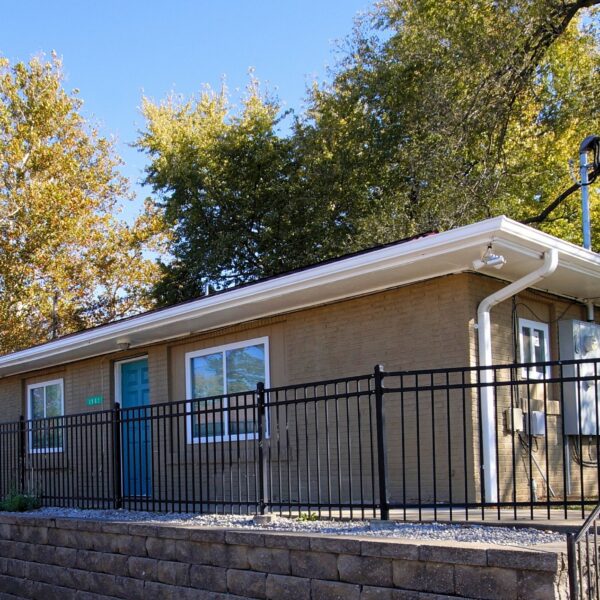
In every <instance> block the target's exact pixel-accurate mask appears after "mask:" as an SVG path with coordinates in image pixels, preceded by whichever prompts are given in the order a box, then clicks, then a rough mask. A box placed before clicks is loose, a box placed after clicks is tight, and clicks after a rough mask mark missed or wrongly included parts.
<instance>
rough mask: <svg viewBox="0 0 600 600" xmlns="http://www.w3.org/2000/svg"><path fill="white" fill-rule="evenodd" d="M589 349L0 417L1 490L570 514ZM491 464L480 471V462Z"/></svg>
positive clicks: (590, 383) (587, 409)
mask: <svg viewBox="0 0 600 600" xmlns="http://www.w3.org/2000/svg"><path fill="white" fill-rule="evenodd" d="M599 371H600V364H599V361H597V360H586V361H562V362H553V363H535V364H533V363H532V364H519V365H516V364H512V365H499V366H494V367H489V368H485V369H484V368H478V367H469V368H456V369H436V370H420V371H402V372H385V371H384V370H383V369H381V368H379V367H377V368H376V369H375V371H374V373H372V374H369V375H363V376H357V377H347V378H343V379H338V380H330V381H323V382H317V383H310V384H303V385H293V386H285V387H279V388H271V389H265V388H264V386H262V385H261V384H259V385H258V386H257V389H256V390H252V391H248V392H245V393H239V394H229V395H226V396H217V397H211V398H198V399H191V400H184V401H179V402H170V403H163V404H151V405H148V406H139V407H134V408H121V407H119V406H118V405H115V406H114V407H113V408H112V409H110V410H100V411H95V412H86V413H81V414H72V415H66V416H62V417H54V418H47V419H37V420H25V419H20V420H19V421H16V422H13V423H3V424H0V495H6V494H7V493H9V492H10V491H12V490H15V491H27V492H30V493H33V494H36V495H37V496H39V498H40V499H41V501H42V503H43V504H44V505H54V506H76V507H82V508H113V507H123V508H128V509H133V510H152V511H174V512H237V513H249V512H250V513H251V512H264V511H273V512H278V513H281V514H299V513H302V512H309V513H315V514H317V515H319V516H324V517H361V518H366V517H371V518H377V517H380V518H384V519H385V518H388V517H389V516H391V517H392V518H397V519H404V520H429V519H436V520H469V519H490V518H493V519H504V518H511V519H520V518H526V519H537V518H540V519H553V518H557V519H563V518H571V517H574V518H582V517H583V516H585V514H587V512H589V510H591V509H592V508H593V507H594V506H595V505H596V504H597V502H598V489H599V488H600V462H599V460H598V457H599V456H600V437H599V436H598V435H597V423H598V422H599V419H598V413H599V411H598V408H599V402H598V400H599V398H598V396H599V394H598V392H599V387H598V384H599ZM491 474H493V476H492V475H491Z"/></svg>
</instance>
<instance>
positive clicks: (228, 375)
mask: <svg viewBox="0 0 600 600" xmlns="http://www.w3.org/2000/svg"><path fill="white" fill-rule="evenodd" d="M268 351H269V345H268V338H266V337H265V338H258V339H254V340H247V341H245V342H241V343H237V344H228V345H226V346H219V347H217V348H210V349H207V350H200V351H198V352H188V353H187V354H186V355H185V360H186V394H187V397H188V398H190V399H197V398H207V400H204V401H195V402H191V403H190V410H191V413H192V415H191V416H190V417H188V442H190V443H191V442H207V441H217V442H219V441H229V440H243V439H251V438H253V437H255V436H256V433H257V423H256V422H255V418H256V411H255V410H254V409H253V408H252V404H253V403H254V397H253V396H249V395H246V394H240V396H233V397H232V396H228V397H225V398H221V397H220V396H224V395H227V394H238V393H240V392H246V391H249V390H255V389H256V384H257V383H258V382H259V381H262V382H264V384H265V386H267V387H268V385H269V355H268ZM246 406H250V408H246Z"/></svg>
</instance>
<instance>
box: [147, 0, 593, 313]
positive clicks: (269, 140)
mask: <svg viewBox="0 0 600 600" xmlns="http://www.w3.org/2000/svg"><path fill="white" fill-rule="evenodd" d="M598 3H600V0H572V1H563V0H551V1H547V0H543V1H542V0H495V1H493V2H492V1H490V0H474V1H473V2H456V1H455V0H436V1H433V0H384V1H382V2H380V3H378V4H377V5H376V6H375V8H374V9H373V11H372V13H371V14H370V15H368V16H367V17H366V18H365V19H363V20H362V21H359V22H358V23H357V26H356V28H355V31H354V32H353V34H352V36H351V37H350V38H349V39H348V40H347V46H346V48H345V49H344V50H343V55H342V60H341V61H340V62H339V64H338V66H337V67H336V68H335V70H334V71H333V72H332V74H331V81H330V83H328V84H326V85H322V86H314V87H313V89H312V90H311V91H310V96H309V104H308V109H307V111H306V113H305V114H303V115H301V116H300V117H299V118H296V119H295V121H294V125H293V127H292V131H291V133H290V134H289V135H287V136H282V135H281V134H280V133H279V132H278V131H277V126H278V123H279V119H280V118H281V117H282V115H281V114H280V111H279V107H278V106H277V104H276V103H275V102H273V101H272V100H270V99H269V98H268V97H266V96H264V95H262V94H261V93H260V90H259V88H258V85H257V84H256V82H255V81H253V82H252V84H251V86H250V89H249V93H248V95H247V97H246V99H245V101H244V104H243V107H242V110H241V111H240V112H239V114H236V113H235V112H234V111H232V107H231V106H230V104H229V102H228V99H227V96H226V95H225V94H214V93H210V92H207V93H205V94H203V95H202V96H201V97H200V98H199V99H198V100H196V101H194V100H192V101H187V102H186V101H183V100H177V99H173V98H171V99H169V100H168V101H167V102H165V103H162V104H160V105H156V104H153V103H151V102H148V101H145V103H144V114H145V116H146V119H147V129H146V131H145V132H143V133H142V136H141V138H140V140H139V147H140V148H141V149H142V150H144V151H146V152H147V153H148V154H149V155H150V157H151V160H152V162H151V165H150V167H149V169H148V179H147V181H148V182H149V183H150V184H152V186H153V188H154V191H155V192H156V193H157V194H158V195H159V197H160V207H159V210H162V211H164V217H165V220H166V223H167V225H168V227H169V228H171V229H172V233H173V238H172V239H173V243H172V246H171V251H172V255H173V262H172V263H169V264H163V265H162V267H161V268H162V270H163V279H162V282H161V283H160V284H159V286H158V287H157V288H156V289H155V293H156V295H157V297H158V300H159V302H161V303H167V304H168V303H171V302H173V301H176V300H183V299H186V298H191V297H194V296H197V295H200V294H202V293H203V290H204V286H205V284H206V283H212V284H215V285H217V286H224V285H229V284H231V283H240V282H244V281H251V280H253V279H256V278H258V277H262V276H267V275H272V274H275V273H279V272H281V271H285V270H288V269H292V268H294V267H298V266H302V265H305V264H309V263H311V262H315V261H317V260H320V259H326V258H329V257H332V256H335V255H340V254H343V253H345V252H349V251H353V250H358V249H361V248H364V247H367V246H370V245H373V244H375V243H381V242H387V241H390V240H394V239H399V238H402V237H405V236H409V235H413V234H415V233H419V232H422V231H426V230H431V229H439V230H441V229H448V228H451V227H456V226H458V225H462V224H466V223H469V222H473V221H476V220H479V219H481V218H486V217H489V216H493V215H498V214H507V215H509V216H511V217H513V218H516V219H527V218H532V217H535V216H536V215H538V214H540V213H541V212H542V211H543V208H544V207H545V206H546V205H547V204H549V203H550V202H551V201H552V200H553V199H554V198H555V197H556V196H558V194H559V193H560V192H561V191H563V190H564V189H565V188H567V187H569V186H570V185H571V184H572V178H571V174H570V173H569V167H568V161H569V159H570V158H574V159H576V158H577V148H578V146H579V143H580V141H581V140H582V139H583V137H585V135H587V134H588V133H590V132H593V131H598V130H600V85H598V73H599V72H600V52H599V45H598V41H599V38H598V32H597V29H596V27H597V13H596V9H595V8H591V7H594V5H596V4H598ZM590 8H591V10H587V9H590ZM584 9H586V11H584ZM596 211H597V212H598V211H600V209H596ZM579 219H580V218H579V210H578V201H577V199H576V198H575V197H572V198H570V199H569V200H567V201H565V202H563V203H562V204H561V205H560V206H559V207H558V208H557V209H556V210H554V211H553V212H552V213H551V214H550V215H549V216H547V217H546V218H544V219H543V222H542V224H541V227H542V228H544V229H545V230H547V231H549V232H551V233H554V234H556V235H560V236H562V237H565V238H567V239H570V240H573V241H579V238H580V234H579ZM594 237H595V238H599V239H598V241H600V231H598V232H595V236H594Z"/></svg>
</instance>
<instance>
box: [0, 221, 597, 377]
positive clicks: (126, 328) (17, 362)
mask: <svg viewBox="0 0 600 600" xmlns="http://www.w3.org/2000/svg"><path fill="white" fill-rule="evenodd" d="M505 236H507V237H509V238H511V237H514V238H516V239H515V240H514V245H515V249H517V248H518V250H519V251H520V252H521V253H524V254H528V253H529V252H532V253H533V254H534V255H537V256H541V253H542V252H543V251H544V249H545V248H548V247H555V248H557V250H559V252H560V254H561V255H563V256H564V257H565V258H566V257H569V258H571V259H572V260H573V262H575V263H578V264H579V266H580V268H582V267H583V266H584V265H585V266H587V265H589V268H590V272H593V273H594V275H595V276H596V277H600V257H598V255H595V254H594V253H593V252H590V251H588V250H585V249H583V248H579V247H578V246H575V245H574V244H570V243H569V242H564V241H562V240H559V239H558V238H555V237H553V236H550V235H548V234H544V233H542V232H539V231H537V230H535V229H532V228H531V227H528V226H526V225H522V224H521V223H517V222H516V221H512V220H511V219H508V218H506V217H495V218H493V219H488V220H486V221H481V222H479V223H474V224H472V225H467V226H465V227H460V228H458V229H453V230H450V231H445V232H443V233H437V234H431V235H426V236H424V237H422V238H417V239H415V240H411V241H407V242H406V243H400V244H396V245H392V246H389V247H386V248H381V249H379V250H373V251H370V252H369V251H367V252H364V253H361V254H358V255H356V256H350V257H348V258H346V259H341V260H335V261H332V262H329V263H326V264H323V265H317V266H314V267H308V268H306V269H304V270H300V271H298V272H295V273H290V274H288V275H281V276H278V277H273V278H271V279H268V280H266V281H262V282H258V283H254V284H249V285H247V286H244V287H240V288H237V289H236V288H234V289H232V290H230V291H226V292H223V293H220V294H216V295H214V296H208V297H203V298H200V299H198V300H195V301H192V302H186V303H184V304H179V305H177V306H173V307H170V308H165V309H162V310H157V311H152V312H148V313H144V314H141V315H138V316H136V317H132V318H130V319H126V320H123V321H117V322H116V323H112V324H109V325H104V326H101V327H98V328H96V329H89V330H86V331H82V332H80V333H76V334H73V335H70V336H67V337H65V338H62V339H59V340H55V341H52V342H48V343H46V344H43V345H40V346H35V347H32V348H28V349H26V350H21V351H19V352H15V353H13V354H8V355H6V356H3V357H0V369H9V370H10V368H11V367H13V368H15V367H17V366H18V367H19V368H20V370H21V371H25V370H27V363H28V362H29V361H34V360H37V361H39V360H42V359H44V358H45V357H48V358H50V357H52V359H53V360H52V363H53V364H57V358H58V357H59V356H60V355H61V354H63V353H66V352H73V351H77V350H80V351H81V358H87V357H92V356H97V355H99V354H102V353H105V351H104V352H100V351H97V352H96V353H95V352H94V350H93V348H92V347H93V346H95V345H96V344H98V345H99V344H102V343H106V342H107V341H111V340H113V339H115V338H117V337H125V336H127V335H131V334H134V333H140V332H149V331H152V330H156V329H158V328H163V327H164V328H166V330H165V332H164V335H162V336H161V335H157V336H155V338H154V341H160V340H161V339H167V338H168V337H169V332H168V327H169V325H172V324H174V323H178V322H181V321H182V320H186V319H191V318H198V317H202V316H203V315H209V314H211V313H214V312H215V311H219V312H224V311H229V310H234V309H235V308H238V307H242V306H244V305H247V304H249V303H253V304H256V305H257V315H259V316H265V314H263V313H261V312H260V309H259V308H258V305H260V303H261V302H264V301H267V300H269V299H273V298H277V297H284V296H288V295H290V296H291V295H293V294H294V292H299V291H306V290H307V289H310V288H318V287H320V286H325V285H328V284H333V283H335V282H339V281H342V280H348V279H349V278H354V277H359V276H361V275H364V274H367V273H370V274H373V273H376V272H377V271H383V270H389V269H398V268H401V267H402V266H406V265H410V264H413V263H415V262H418V261H421V260H423V259H431V258H435V257H436V256H441V255H446V254H451V253H452V252H453V251H455V250H461V249H463V250H464V249H465V248H468V247H478V246H480V245H484V244H488V243H490V242H493V241H494V239H498V241H499V242H500V241H502V243H510V239H508V240H505ZM519 242H525V243H523V244H522V243H519ZM561 258H562V256H561ZM561 262H563V261H562V260H561ZM569 262H570V261H569ZM575 266H576V265H573V267H575ZM457 270H458V271H461V270H463V271H466V270H470V266H469V265H464V267H463V268H462V269H456V268H454V269H447V270H446V271H443V270H440V271H438V272H437V275H442V274H444V273H451V272H457ZM431 276H432V275H431V273H429V274H427V275H426V277H424V278H430V277H431ZM433 276H436V275H433ZM414 281H415V279H414V278H412V279H411V280H408V279H407V281H406V282H404V281H402V282H401V283H402V284H404V283H412V282H414ZM374 289H377V286H371V287H370V288H369V290H365V291H372V290H374ZM327 300H328V301H331V300H332V298H331V296H329V297H328V298H327ZM316 303H317V301H315V302H311V303H309V304H308V305H311V304H312V305H314V304H316ZM292 308H293V309H298V308H302V306H298V305H295V306H293V307H292V306H290V309H292ZM254 318H257V317H254ZM157 333H158V332H157ZM86 348H87V349H88V352H86V351H85V349H86ZM115 350H116V348H115ZM58 362H59V361H58Z"/></svg>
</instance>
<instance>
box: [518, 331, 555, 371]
mask: <svg viewBox="0 0 600 600" xmlns="http://www.w3.org/2000/svg"><path fill="white" fill-rule="evenodd" d="M523 327H528V328H529V329H530V330H531V331H534V330H536V329H537V330H538V331H543V332H544V356H545V358H544V360H543V361H541V362H546V361H549V360H550V327H549V326H548V323H541V322H540V321H531V320H530V319H519V350H520V356H521V362H524V363H532V362H538V361H536V360H535V357H532V356H526V355H525V345H524V341H525V340H524V336H523ZM521 374H522V375H523V377H525V378H527V379H540V380H541V379H547V378H549V377H550V368H549V367H546V369H545V372H544V373H540V372H538V371H532V370H531V369H527V368H525V367H523V368H522V369H521Z"/></svg>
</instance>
